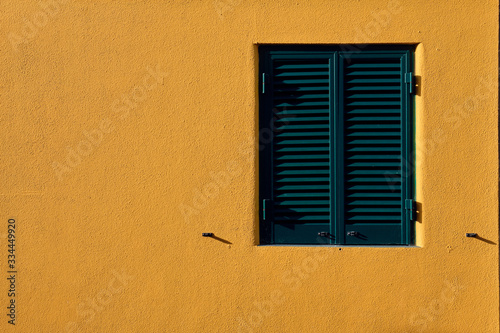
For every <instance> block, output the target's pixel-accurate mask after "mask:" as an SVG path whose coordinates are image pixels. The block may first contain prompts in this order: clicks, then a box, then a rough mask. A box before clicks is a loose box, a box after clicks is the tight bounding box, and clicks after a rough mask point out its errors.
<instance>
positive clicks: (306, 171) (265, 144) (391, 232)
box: [259, 48, 412, 245]
mask: <svg viewBox="0 0 500 333" xmlns="http://www.w3.org/2000/svg"><path fill="white" fill-rule="evenodd" d="M260 59H261V70H260V77H259V79H260V80H261V86H260V89H261V94H260V105H261V107H260V117H259V119H260V124H259V125H260V132H259V137H260V155H259V156H260V211H261V213H260V219H261V224H260V227H261V229H260V230H261V232H260V235H261V243H262V244H330V243H332V244H358V245H370V244H408V243H409V238H408V237H409V236H408V235H409V233H408V224H409V223H408V222H409V221H407V218H406V214H405V211H404V201H405V199H408V198H411V186H410V185H411V184H410V182H409V181H408V180H409V179H411V177H412V174H411V172H404V171H405V168H407V165H406V163H407V162H409V160H410V159H409V157H408V156H407V155H408V154H409V150H410V147H409V145H410V143H411V141H410V140H409V138H410V133H409V128H410V127H409V124H410V123H411V122H410V118H409V117H411V114H410V113H409V110H410V107H409V103H410V99H409V93H408V85H407V84H406V83H405V82H404V77H405V75H406V73H407V72H408V70H409V68H410V60H411V59H410V52H409V51H389V52H381V51H361V52H357V53H347V52H340V51H338V50H333V51H331V50H321V51H318V50H316V51H312V50H307V51H305V52H304V51H299V50H276V49H274V50H273V49H271V50H267V49H265V48H262V49H261V58H260ZM320 232H323V233H324V235H326V236H322V237H319V236H318V233H320ZM348 233H349V235H350V236H348Z"/></svg>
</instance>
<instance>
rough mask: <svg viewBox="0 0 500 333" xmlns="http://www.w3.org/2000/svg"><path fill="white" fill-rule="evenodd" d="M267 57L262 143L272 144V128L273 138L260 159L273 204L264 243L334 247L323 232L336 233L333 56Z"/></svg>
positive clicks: (263, 192) (266, 195) (264, 191)
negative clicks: (269, 131)
mask: <svg viewBox="0 0 500 333" xmlns="http://www.w3.org/2000/svg"><path fill="white" fill-rule="evenodd" d="M267 55H268V57H267V62H266V63H265V64H264V66H265V69H264V72H265V73H266V75H267V76H266V82H265V87H264V89H265V93H264V94H262V95H261V96H262V97H261V98H262V99H263V101H261V103H263V105H264V109H262V108H261V112H262V113H264V114H262V115H261V117H260V119H261V124H260V127H261V143H265V142H266V140H265V138H264V136H265V135H264V132H265V131H266V129H269V128H272V134H273V138H272V141H271V142H270V143H269V144H266V145H264V146H263V150H262V151H261V155H260V156H261V169H260V170H261V186H264V188H262V189H261V199H262V200H261V202H262V201H263V200H265V199H270V201H266V202H268V206H267V207H266V217H265V220H264V221H263V225H261V227H262V228H263V233H264V234H262V237H263V238H261V239H262V240H264V243H266V240H267V242H268V243H272V244H317V243H321V244H324V243H330V242H331V240H330V239H328V238H321V237H318V233H319V232H329V233H330V232H331V231H332V230H331V220H332V216H331V199H332V198H331V195H330V194H331V181H332V179H331V175H330V173H331V172H330V170H331V162H332V161H331V156H330V148H331V147H330V143H331V140H332V137H331V121H330V118H331V112H330V110H331V102H332V100H331V96H332V83H331V79H332V72H333V67H332V62H333V54H332V53H324V54H321V53H316V54H313V55H311V54H310V53H298V52H288V53H287V52H281V53H280V52H277V53H274V54H267ZM273 119H274V120H273ZM270 124H271V125H270ZM268 170H270V172H269V171H268ZM266 171H267V172H266ZM262 172H264V174H263V173H262ZM263 182H265V183H266V184H263ZM266 237H267V238H266Z"/></svg>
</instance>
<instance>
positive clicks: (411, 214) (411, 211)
mask: <svg viewBox="0 0 500 333" xmlns="http://www.w3.org/2000/svg"><path fill="white" fill-rule="evenodd" d="M405 210H406V212H407V215H408V219H409V220H410V221H415V219H416V203H415V200H413V199H406V200H405Z"/></svg>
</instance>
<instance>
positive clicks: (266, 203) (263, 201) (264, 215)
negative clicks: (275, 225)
mask: <svg viewBox="0 0 500 333" xmlns="http://www.w3.org/2000/svg"><path fill="white" fill-rule="evenodd" d="M270 203H271V200H270V199H264V200H262V220H266V207H267V209H269V207H270V205H269V204H270Z"/></svg>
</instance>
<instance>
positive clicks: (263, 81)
mask: <svg viewBox="0 0 500 333" xmlns="http://www.w3.org/2000/svg"><path fill="white" fill-rule="evenodd" d="M262 93H263V94H265V93H266V73H262Z"/></svg>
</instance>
